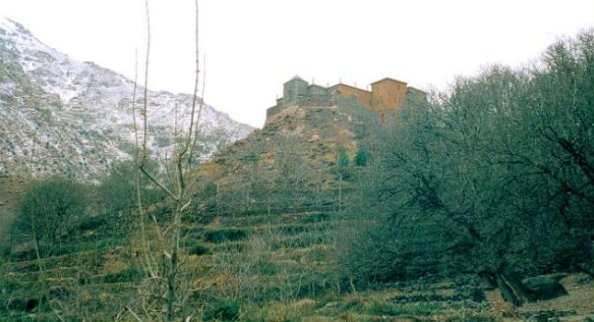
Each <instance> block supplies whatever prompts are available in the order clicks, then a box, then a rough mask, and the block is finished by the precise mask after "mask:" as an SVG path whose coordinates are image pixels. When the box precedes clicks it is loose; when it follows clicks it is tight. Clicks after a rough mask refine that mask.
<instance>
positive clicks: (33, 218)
mask: <svg viewBox="0 0 594 322" xmlns="http://www.w3.org/2000/svg"><path fill="white" fill-rule="evenodd" d="M87 200H88V197H87V195H86V187H85V186H84V185H82V184H80V183H78V182H76V181H74V180H72V179H68V178H63V177H53V178H49V179H47V180H44V181H40V182H35V183H33V184H31V186H30V187H29V188H28V189H27V190H26V191H25V193H24V197H23V199H22V201H21V202H20V206H19V216H18V217H17V220H16V221H15V224H14V225H15V227H14V232H15V233H16V234H18V236H22V237H30V238H31V239H32V240H33V241H34V242H35V250H36V252H37V254H38V256H47V255H49V254H51V252H52V250H53V249H54V248H55V247H57V246H59V245H60V244H61V243H62V242H64V241H66V240H68V239H69V238H70V237H71V235H72V234H73V233H75V232H76V230H77V228H78V225H77V223H78V222H79V221H80V220H81V219H82V217H83V214H84V211H85V208H86V206H87Z"/></svg>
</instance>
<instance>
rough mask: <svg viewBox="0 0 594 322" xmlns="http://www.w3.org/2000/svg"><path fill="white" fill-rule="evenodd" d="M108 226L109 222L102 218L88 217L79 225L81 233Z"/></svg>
mask: <svg viewBox="0 0 594 322" xmlns="http://www.w3.org/2000/svg"><path fill="white" fill-rule="evenodd" d="M105 224H107V220H105V218H101V217H88V218H84V219H83V220H82V221H81V222H80V224H79V225H78V228H79V229H80V230H81V231H84V230H91V229H97V228H99V227H101V226H103V225H105Z"/></svg>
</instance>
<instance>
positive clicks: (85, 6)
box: [0, 0, 594, 127]
mask: <svg viewBox="0 0 594 322" xmlns="http://www.w3.org/2000/svg"><path fill="white" fill-rule="evenodd" d="M149 4H150V9H151V22H152V24H151V29H152V33H153V36H152V53H151V55H152V59H151V68H150V76H149V87H150V88H152V89H154V90H168V91H172V92H188V93H189V92H191V90H192V84H193V77H194V72H193V69H194V22H195V20H194V1H192V0H149ZM0 15H2V16H6V17H8V18H11V19H13V20H16V21H18V22H20V23H22V24H23V25H24V26H25V27H26V28H28V29H29V30H30V31H31V32H32V33H33V34H34V35H36V36H37V37H38V38H39V39H40V40H41V41H43V42H45V43H46V44H47V45H49V46H51V47H54V48H56V49H58V50H60V51H62V52H64V53H66V54H68V55H70V56H71V57H73V58H75V59H78V60H82V61H93V62H95V63H97V64H99V65H101V66H104V67H107V68H109V69H112V70H114V71H117V72H119V73H121V74H123V75H125V76H127V77H130V78H133V75H134V60H135V58H134V56H135V55H134V52H135V49H136V48H138V50H139V59H142V56H143V55H144V54H143V53H142V50H143V47H144V43H145V36H144V34H143V27H144V1H143V0H0ZM592 26H594V0H466V1H464V0H408V1H407V0H392V1H390V0H384V1H382V0H251V1H250V0H200V37H201V52H202V53H203V54H205V55H206V66H205V68H206V93H205V99H206V101H207V102H208V103H209V104H211V105H213V106H214V107H215V108H217V109H219V110H221V111H224V112H227V113H229V114H230V115H231V117H233V118H234V119H236V120H239V121H241V122H244V123H249V124H251V125H253V126H257V127H261V126H262V124H263V122H264V118H265V110H266V108H268V107H270V106H272V105H274V103H275V99H276V97H277V96H280V95H281V93H282V84H283V83H284V82H285V81H286V80H288V79H290V78H291V77H292V76H294V75H296V74H299V75H300V76H301V77H303V78H304V79H306V80H309V81H312V80H314V81H315V83H317V84H321V85H324V86H325V85H327V84H330V85H333V84H335V83H337V82H338V81H339V80H342V82H344V83H347V84H351V85H356V86H358V87H361V88H366V87H367V85H368V84H369V83H370V82H373V81H375V80H378V79H380V78H383V77H392V78H396V79H399V80H402V81H406V82H408V83H409V85H411V86H414V87H418V88H421V89H430V88H433V87H436V88H441V89H443V88H446V86H447V84H448V83H451V82H452V81H453V79H454V77H455V76H457V75H472V74H475V73H476V72H477V71H478V70H479V68H480V67H481V66H485V65H487V64H491V63H503V64H506V65H511V66H518V65H521V64H526V63H529V62H530V61H531V60H533V59H535V58H537V57H538V56H539V55H540V53H541V52H542V51H543V50H544V49H545V47H546V46H548V45H549V44H551V43H552V42H554V41H555V40H557V39H559V38H560V37H562V36H568V35H569V36H573V35H575V34H576V33H577V32H579V31H580V30H584V29H586V28H591V27H592ZM140 72H142V71H140Z"/></svg>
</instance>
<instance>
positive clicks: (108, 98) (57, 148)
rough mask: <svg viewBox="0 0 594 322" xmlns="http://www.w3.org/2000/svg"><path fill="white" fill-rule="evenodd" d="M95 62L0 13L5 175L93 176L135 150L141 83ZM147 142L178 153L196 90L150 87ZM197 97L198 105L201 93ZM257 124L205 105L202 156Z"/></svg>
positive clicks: (0, 141) (0, 163)
mask: <svg viewBox="0 0 594 322" xmlns="http://www.w3.org/2000/svg"><path fill="white" fill-rule="evenodd" d="M133 90H134V82H133V81H131V80H129V79H127V78H125V77H124V76H122V75H119V74H117V73H115V72H113V71H111V70H108V69H106V68H102V67H100V66H97V65H96V64H94V63H92V62H80V61H77V60H74V59H72V58H70V57H68V56H67V55H66V54H63V53H61V52H58V51H57V50H55V49H53V48H51V47H49V46H47V45H45V44H43V43H42V42H41V41H39V40H38V39H37V38H35V37H34V36H33V35H32V34H31V33H30V32H29V31H28V30H26V29H25V28H24V27H23V26H22V25H20V24H18V23H16V22H14V21H12V20H10V19H7V18H2V17H0V150H1V153H2V159H1V160H0V175H2V174H4V175H10V174H14V173H21V174H29V175H31V176H47V175H51V174H54V173H57V172H62V173H71V174H73V175H81V174H82V175H83V176H96V175H99V174H100V173H102V172H103V171H104V170H105V169H106V168H107V167H108V166H109V164H111V163H112V162H113V161H116V160H126V159H130V158H131V155H132V153H133V151H134V143H135V136H134V131H133V115H132V111H133V109H135V113H136V118H137V121H139V122H140V120H141V113H140V112H141V110H140V109H141V107H142V104H143V99H144V98H143V93H144V88H143V87H142V86H138V87H137V92H136V101H135V102H133V101H132V100H133V96H134V93H133ZM148 99H149V106H148V122H149V124H150V126H149V134H148V135H149V137H147V142H149V148H150V149H151V150H152V151H153V152H154V154H155V155H156V157H161V158H163V157H165V156H170V155H171V154H172V153H173V148H174V143H175V138H174V137H173V134H174V133H177V132H179V131H180V129H187V128H188V125H189V122H190V117H191V115H190V114H191V106H192V100H193V98H192V96H191V95H188V94H172V93H169V92H165V91H148ZM197 104H200V98H198V102H197ZM252 130H253V129H252V128H251V127H250V126H248V125H245V124H240V123H238V122H236V121H234V120H232V119H231V118H230V117H229V116H228V115H227V114H224V113H221V112H218V111H216V110H215V109H214V108H212V107H211V106H209V105H207V104H204V105H203V108H202V112H201V115H200V124H199V133H200V140H199V144H198V149H197V150H196V152H197V153H198V155H197V156H196V158H198V159H206V158H208V157H209V156H211V155H212V154H213V153H215V152H216V151H217V150H219V149H221V148H223V147H225V146H226V145H228V144H230V143H232V142H234V141H236V140H239V139H242V138H244V137H246V136H247V135H248V134H249V133H250V132H251V131H252Z"/></svg>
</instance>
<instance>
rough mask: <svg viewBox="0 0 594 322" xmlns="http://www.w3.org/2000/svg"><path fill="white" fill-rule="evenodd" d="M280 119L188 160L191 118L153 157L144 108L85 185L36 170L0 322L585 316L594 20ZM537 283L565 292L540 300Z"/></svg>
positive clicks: (3, 275) (4, 273)
mask: <svg viewBox="0 0 594 322" xmlns="http://www.w3.org/2000/svg"><path fill="white" fill-rule="evenodd" d="M133 101H136V100H133ZM147 105H148V103H147V102H146V101H145V108H146V106H147ZM198 109H199V108H198ZM144 112H145V113H144V115H146V111H144ZM196 113H197V115H199V112H198V111H196ZM299 113H301V114H299ZM192 114H193V113H192ZM135 115H136V114H135ZM142 115H143V114H141V116H142ZM289 116H291V117H287V118H285V119H283V118H281V117H279V119H278V120H275V122H274V123H271V124H269V125H267V127H266V128H265V129H263V130H262V131H260V132H257V133H256V134H254V135H252V136H251V137H250V138H248V139H246V140H243V141H241V142H238V143H236V144H235V145H234V146H232V147H231V148H230V149H229V150H226V151H223V152H221V153H220V154H219V155H218V156H216V157H215V159H214V161H213V162H211V163H208V164H203V165H200V166H196V163H195V162H193V161H192V158H193V157H194V154H193V152H196V150H194V149H195V148H197V147H199V142H196V140H198V139H197V136H198V135H197V132H196V131H195V128H193V127H190V129H189V131H188V132H187V133H189V136H187V137H185V138H182V139H179V138H175V139H174V141H175V142H178V146H177V150H175V151H174V152H175V154H174V155H173V162H162V164H159V165H158V166H156V165H155V166H152V165H151V164H150V163H149V162H148V160H149V157H150V155H149V151H148V149H147V147H146V142H144V143H143V142H142V138H143V137H146V133H143V131H144V130H148V129H149V128H150V126H148V125H147V124H143V126H139V127H138V128H137V131H136V134H137V137H138V145H137V149H136V151H139V152H138V155H136V158H135V160H134V162H133V163H120V164H116V165H114V167H113V168H112V170H111V172H110V173H109V174H106V176H105V178H104V179H103V180H101V181H100V182H99V183H98V184H97V185H96V186H90V185H83V184H81V183H78V182H76V181H74V180H72V179H69V178H61V177H53V178H49V179H46V180H43V181H39V182H36V183H34V184H31V185H30V187H29V188H28V189H27V190H26V191H25V193H24V194H23V199H22V202H21V203H20V206H19V214H18V220H17V221H16V224H15V226H14V227H13V228H14V229H13V230H14V232H15V233H16V236H18V239H17V240H16V241H15V243H14V247H12V248H9V250H8V253H10V254H7V256H5V257H0V260H1V261H0V321H19V320H37V321H70V320H72V321H75V320H86V321H106V320H107V321H139V320H140V321H149V320H170V321H178V320H192V321H195V320H200V319H203V320H207V321H333V320H334V321H377V320H390V319H393V320H400V319H402V320H410V321H498V320H501V319H503V318H507V319H510V320H514V319H515V320H527V319H533V320H546V319H549V318H555V319H558V318H564V317H569V316H571V317H574V318H575V319H576V320H578V319H582V320H587V319H589V318H590V315H592V314H594V309H592V307H591V298H592V297H591V296H592V294H594V283H593V282H592V273H593V264H594V252H593V249H592V232H593V230H594V217H593V214H594V203H593V200H594V179H593V177H594V175H593V171H594V170H593V169H594V150H593V148H594V137H593V136H594V128H593V127H594V33H593V32H591V31H589V32H584V33H581V34H579V35H578V36H577V37H576V38H575V39H570V40H565V41H561V42H559V43H557V44H554V45H553V46H551V47H550V48H549V49H548V50H547V51H546V52H545V54H544V56H543V58H542V60H541V61H540V62H539V64H537V65H536V67H534V68H526V69H520V70H513V69H511V68H508V67H504V66H493V67H490V68H487V69H485V70H483V71H482V72H481V73H480V74H479V75H477V76H475V77H466V78H459V79H457V80H456V82H455V83H454V84H453V85H452V88H451V89H450V90H449V91H448V92H446V93H435V94H434V95H432V96H431V97H430V99H429V100H415V101H412V100H411V101H408V102H406V103H405V105H404V106H403V107H402V109H401V110H400V111H397V112H396V113H395V114H394V115H386V120H385V121H386V123H385V124H384V125H383V126H378V125H377V122H378V120H377V119H376V118H374V117H373V115H370V113H365V112H361V111H356V110H353V111H351V110H348V109H343V110H331V109H323V110H312V111H308V112H303V113H302V112H299V111H298V112H296V113H295V115H294V117H293V115H289ZM390 117H392V119H390ZM140 120H141V121H144V119H142V118H141V119H140ZM196 121H197V120H196ZM139 123H140V122H139ZM195 124H196V123H195ZM180 133H183V132H182V131H180ZM338 133H340V134H338ZM157 169H164V172H165V175H159V174H158V171H157ZM94 195H97V196H99V197H100V198H89V196H94ZM93 200H96V201H97V202H91V201H93ZM543 274H547V276H546V277H544V276H542V275H543ZM538 283H549V284H546V286H547V287H548V288H549V289H551V290H555V291H556V292H558V293H559V294H566V295H564V296H563V297H562V298H552V297H551V299H547V300H546V301H542V302H538V303H535V302H534V301H535V300H537V299H543V297H539V295H538V294H536V293H535V292H534V288H535V287H539V285H544V284H538ZM535 284H537V285H536V286H535ZM549 320H550V319H549Z"/></svg>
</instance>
